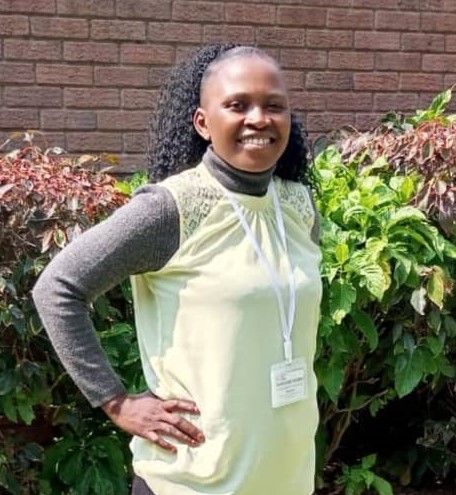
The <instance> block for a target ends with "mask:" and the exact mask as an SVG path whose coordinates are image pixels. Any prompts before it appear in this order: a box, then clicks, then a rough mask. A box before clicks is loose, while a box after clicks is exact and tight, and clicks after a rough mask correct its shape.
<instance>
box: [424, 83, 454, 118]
mask: <svg viewBox="0 0 456 495" xmlns="http://www.w3.org/2000/svg"><path fill="white" fill-rule="evenodd" d="M450 101H451V89H447V90H446V91H442V93H439V94H438V95H437V96H436V97H435V98H434V99H433V100H432V102H431V104H430V105H429V110H432V112H434V114H435V115H436V116H438V115H441V114H442V113H443V112H444V111H445V109H446V106H447V105H448V103H450Z"/></svg>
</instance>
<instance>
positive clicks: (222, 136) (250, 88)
mask: <svg viewBox="0 0 456 495" xmlns="http://www.w3.org/2000/svg"><path fill="white" fill-rule="evenodd" d="M193 122H194V125H195V128H196V130H197V132H198V133H199V134H200V135H201V136H202V137H203V138H204V139H206V140H208V141H210V142H211V143H212V146H213V148H214V151H215V152H216V153H217V154H218V155H219V156H220V157H221V158H223V159H224V160H225V161H227V162H228V163H229V164H230V165H232V166H233V167H235V168H237V169H240V170H245V171H248V172H262V171H264V170H267V169H269V168H271V167H272V166H273V165H274V164H275V163H276V162H277V160H278V159H279V158H280V156H281V155H282V153H283V152H284V150H285V148H286V146H287V143H288V138H289V135H290V109H289V103H288V95H287V90H286V86H285V82H284V79H283V76H282V74H281V72H280V69H279V68H278V67H277V66H276V65H275V64H274V63H273V62H272V61H269V60H267V59H265V58H261V57H258V56H255V55H248V56H242V55H240V56H239V57H235V58H232V59H228V60H225V61H222V62H220V63H219V64H218V65H217V66H216V67H214V72H213V74H211V75H210V76H209V78H208V79H207V81H206V83H205V84H204V87H203V88H202V94H201V107H200V108H198V110H197V111H196V112H195V115H194V119H193Z"/></svg>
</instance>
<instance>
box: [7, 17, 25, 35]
mask: <svg viewBox="0 0 456 495" xmlns="http://www.w3.org/2000/svg"><path fill="white" fill-rule="evenodd" d="M28 32H29V24H28V17H27V16H25V15H0V35H1V36H22V35H25V34H28Z"/></svg>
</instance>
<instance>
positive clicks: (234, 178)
mask: <svg viewBox="0 0 456 495" xmlns="http://www.w3.org/2000/svg"><path fill="white" fill-rule="evenodd" d="M203 162H204V164H205V165H206V167H207V168H208V170H209V172H210V173H211V175H212V176H213V177H215V178H216V179H217V180H218V182H220V184H221V185H222V186H224V187H226V188H227V189H228V190H230V191H233V192H236V193H241V194H250V195H251V196H264V195H265V194H266V192H267V190H268V186H269V182H270V181H271V177H272V174H273V173H274V169H275V167H271V168H270V169H268V170H265V171H264V172H246V171H245V170H239V169H237V168H234V167H233V166H231V165H230V164H229V163H228V162H226V161H225V160H223V159H222V158H220V157H219V156H218V155H217V154H216V153H215V151H214V150H213V149H212V146H209V147H208V148H207V150H206V152H205V153H204V156H203Z"/></svg>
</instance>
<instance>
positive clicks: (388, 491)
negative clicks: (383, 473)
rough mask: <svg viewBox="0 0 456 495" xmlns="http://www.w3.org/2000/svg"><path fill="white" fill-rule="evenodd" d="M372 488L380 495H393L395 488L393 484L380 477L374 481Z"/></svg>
mask: <svg viewBox="0 0 456 495" xmlns="http://www.w3.org/2000/svg"><path fill="white" fill-rule="evenodd" d="M372 487H373V488H375V490H377V493H378V494H379V495H393V487H392V486H391V484H390V483H389V482H388V481H386V480H385V479H383V478H381V477H380V476H377V475H376V476H375V477H374V480H373V481H372Z"/></svg>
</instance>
